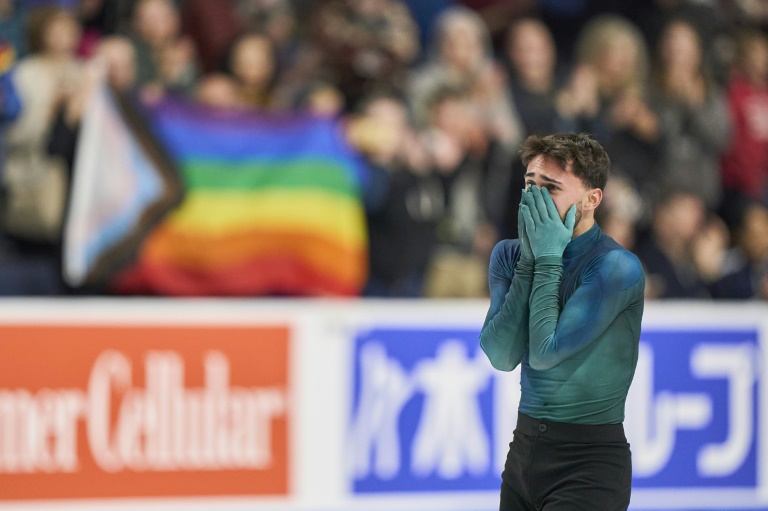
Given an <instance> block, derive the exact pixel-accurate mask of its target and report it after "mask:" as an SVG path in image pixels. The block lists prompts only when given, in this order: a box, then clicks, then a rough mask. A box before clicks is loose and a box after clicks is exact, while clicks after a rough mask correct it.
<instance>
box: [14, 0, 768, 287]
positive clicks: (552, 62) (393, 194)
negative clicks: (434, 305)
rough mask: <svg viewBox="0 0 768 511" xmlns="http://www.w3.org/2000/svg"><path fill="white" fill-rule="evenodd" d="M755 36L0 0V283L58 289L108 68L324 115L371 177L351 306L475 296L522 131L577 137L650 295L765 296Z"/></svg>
mask: <svg viewBox="0 0 768 511" xmlns="http://www.w3.org/2000/svg"><path fill="white" fill-rule="evenodd" d="M767 34H768V2H765V1H763V0H637V1H632V2H615V1H608V0H514V1H510V0H465V1H457V0H454V1H451V0H176V1H174V0H59V1H55V0H17V1H14V0H0V41H2V43H3V46H2V48H0V68H1V69H0V71H2V75H0V124H1V125H2V134H0V163H1V164H2V165H1V166H0V169H2V170H0V172H2V174H1V177H2V179H1V180H0V182H2V183H3V187H2V190H3V197H2V198H0V199H1V200H2V204H3V207H2V215H3V218H2V233H1V234H0V294H5V295H56V294H67V293H72V290H69V289H67V288H66V286H64V284H63V283H62V280H61V276H60V274H61V264H60V259H61V257H60V252H61V225H62V221H63V218H64V215H65V212H66V202H67V190H68V186H69V181H70V178H71V172H72V170H71V169H72V164H73V161H74V155H75V148H76V144H77V136H78V126H79V122H80V119H81V117H82V113H83V108H84V105H85V102H86V98H87V93H88V91H89V90H90V88H91V87H92V84H93V82H94V80H95V78H94V76H96V75H97V74H98V72H99V70H102V71H104V70H106V75H107V77H108V80H109V83H110V85H111V86H112V88H113V89H114V90H115V91H116V92H117V93H118V94H126V95H133V96H135V97H137V98H140V100H141V101H144V102H148V103H151V102H152V101H156V100H158V99H159V98H162V97H164V96H166V95H181V96H184V97H187V98H189V99H190V100H192V101H197V102H200V103H202V104H205V105H209V106H211V107H214V108H221V109H254V110H257V111H268V112H286V111H295V110H302V111H309V112H311V113H313V114H314V115H322V116H333V117H338V118H340V119H341V122H342V124H343V126H344V129H345V133H346V136H347V137H348V140H349V142H350V143H351V144H352V145H353V146H355V147H356V148H357V149H358V150H359V151H360V152H361V153H362V154H363V155H364V157H365V160H366V161H367V163H368V165H369V167H370V172H371V176H372V179H371V183H372V185H371V189H370V190H368V191H367V193H366V194H365V207H366V213H367V217H368V228H369V241H370V278H369V281H368V285H367V286H366V289H365V290H364V294H365V295H366V296H385V297H419V296H423V297H483V296H485V295H486V293H487V276H486V272H487V265H488V260H489V255H490V252H491V250H492V248H493V246H494V244H495V243H496V242H497V241H498V240H499V239H502V238H516V237H517V232H516V226H517V219H516V213H517V204H518V202H519V198H520V193H521V188H522V186H523V173H524V169H523V168H522V167H521V165H520V163H519V159H518V157H517V149H518V147H519V145H520V143H521V142H522V141H523V140H524V138H525V137H526V136H527V135H529V134H533V133H549V132H553V131H584V132H588V133H591V134H593V135H594V137H596V138H597V139H598V140H599V141H600V142H601V143H602V144H603V145H604V146H605V147H606V149H607V151H608V153H609V155H610V157H611V159H612V164H613V165H612V172H613V175H612V177H611V179H610V181H609V183H608V185H607V187H606V190H605V199H604V201H603V204H602V205H601V207H600V208H599V210H598V215H599V216H598V223H599V225H600V226H601V228H602V229H603V230H604V231H605V232H607V233H608V234H609V235H611V236H612V237H614V238H615V239H616V240H617V241H618V242H620V243H621V244H622V245H624V246H625V247H627V248H628V249H630V250H632V251H634V252H635V253H636V254H637V255H638V256H639V257H640V258H641V260H642V262H643V264H644V266H645V269H646V272H647V276H648V280H647V282H648V286H647V295H648V297H649V298H660V299H664V298H696V299H710V298H712V299H768V35H767ZM14 55H15V59H14ZM30 176H34V181H35V184H34V186H31V185H29V180H30V179H31V178H30ZM25 180H26V181H25ZM25 182H27V185H24V183H25ZM20 190H21V191H20Z"/></svg>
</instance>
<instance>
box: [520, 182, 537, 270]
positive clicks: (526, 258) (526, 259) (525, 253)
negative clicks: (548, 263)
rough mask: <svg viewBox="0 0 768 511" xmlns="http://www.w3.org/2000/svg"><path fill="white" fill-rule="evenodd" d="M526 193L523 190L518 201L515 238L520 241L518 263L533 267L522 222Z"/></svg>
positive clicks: (531, 255)
mask: <svg viewBox="0 0 768 511" xmlns="http://www.w3.org/2000/svg"><path fill="white" fill-rule="evenodd" d="M526 193H527V192H526V191H525V190H523V196H522V198H521V199H520V207H519V208H518V209H517V237H518V238H519V240H520V261H522V262H523V264H530V265H531V266H533V261H534V259H535V257H534V256H533V250H531V242H530V240H529V239H528V233H526V232H525V221H524V220H523V206H524V204H523V200H524V199H525V194H526Z"/></svg>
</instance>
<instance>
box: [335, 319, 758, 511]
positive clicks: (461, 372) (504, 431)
mask: <svg viewBox="0 0 768 511" xmlns="http://www.w3.org/2000/svg"><path fill="white" fill-rule="evenodd" d="M478 333H479V332H478V331H477V330H475V329H464V330H462V329H429V328H425V329H407V328H403V329H398V328H380V329H378V328H374V329H371V330H368V331H365V332H360V333H358V335H357V337H356V338H355V340H354V348H353V354H354V359H353V364H354V365H353V380H352V382H353V392H352V405H351V411H350V412H351V416H350V440H351V442H350V446H351V450H350V452H351V460H350V474H351V486H352V490H353V492H354V493H355V494H358V495H361V496H362V495H372V494H376V493H379V494H381V493H384V494H387V493H403V492H405V493H410V492H414V493H436V492H437V493H439V492H444V491H451V492H460V491H480V492H496V491H498V488H499V484H500V473H501V470H502V469H503V461H504V456H503V455H504V454H505V453H506V449H507V444H508V442H509V441H511V438H512V429H513V428H514V422H512V423H511V425H510V424H509V417H510V414H514V413H516V409H517V397H518V396H519V394H516V392H518V393H519V376H517V374H514V375H513V376H514V378H513V379H512V380H510V378H509V374H508V373H500V372H498V371H495V370H493V369H492V368H491V366H490V364H489V363H488V361H487V359H486V357H485V355H484V353H483V352H482V350H480V349H479V346H478V342H477V339H478ZM763 356H764V349H763V348H761V345H760V336H759V332H758V330H757V329H754V328H752V329H749V328H745V329H739V328H733V329H701V330H695V329H649V330H647V331H643V334H642V337H641V342H640V347H639V353H638V365H637V371H636V374H635V378H634V381H633V385H632V389H631V390H630V394H629V397H628V400H627V409H626V420H625V428H626V431H627V437H628V439H629V441H630V443H631V445H632V452H633V509H694V508H700V509H718V508H719V509H739V508H741V509H768V494H766V489H765V480H766V477H768V474H766V470H767V469H768V452H767V451H766V445H765V441H764V440H763V439H761V438H760V436H761V433H760V432H761V420H762V424H763V426H762V427H763V428H764V427H768V426H766V425H765V417H766V414H768V410H766V409H765V408H766V405H765V402H766V401H767V400H768V396H765V395H764V394H765V391H764V389H765V388H766V385H765V384H761V382H763V381H764V379H765V376H764V375H763V373H764V368H763V367H762V362H761V361H762V360H763ZM510 387H515V388H512V389H510ZM504 394H506V395H505V396H503V395H504ZM500 397H503V399H501V398H500ZM761 414H762V415H761ZM761 417H762V418H761ZM670 496H671V498H670ZM660 501H664V502H666V504H665V505H666V506H667V507H663V508H660V507H657V506H658V505H659V504H658V503H659V502H660ZM697 502H699V503H698V504H697ZM761 503H763V504H765V505H764V506H763V504H761ZM718 506H719V507H718ZM740 506H742V507H740ZM761 506H763V507H761Z"/></svg>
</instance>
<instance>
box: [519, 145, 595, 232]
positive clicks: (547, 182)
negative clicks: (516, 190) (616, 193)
mask: <svg viewBox="0 0 768 511" xmlns="http://www.w3.org/2000/svg"><path fill="white" fill-rule="evenodd" d="M568 167H570V165H569V166H568ZM525 186H526V188H527V187H528V186H535V187H537V188H546V189H547V191H549V194H550V195H551V196H552V201H553V202H554V203H555V207H557V212H558V213H559V214H560V219H561V220H565V215H566V213H568V210H569V209H570V208H571V206H573V205H574V204H575V205H576V226H575V229H574V234H577V233H578V226H579V222H580V221H581V218H582V216H583V215H584V214H587V215H589V217H590V218H591V217H592V216H593V215H594V211H595V208H597V206H598V205H599V204H600V201H601V200H602V197H603V192H602V190H601V189H599V188H587V186H586V185H585V184H584V182H583V181H582V180H581V179H579V178H578V177H576V176H575V175H574V174H573V172H571V171H570V170H569V168H566V169H563V168H562V167H561V166H560V164H559V163H558V161H557V160H555V159H554V158H549V157H546V156H542V155H538V156H535V157H534V158H533V159H532V160H531V161H530V163H528V168H527V169H526V173H525Z"/></svg>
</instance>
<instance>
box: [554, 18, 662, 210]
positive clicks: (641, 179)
mask: <svg viewBox="0 0 768 511" xmlns="http://www.w3.org/2000/svg"><path fill="white" fill-rule="evenodd" d="M648 70H649V63H648V51H647V48H646V45H645V42H644V40H643V36H642V34H641V33H640V31H639V30H638V28H637V27H636V26H635V25H633V24H632V23H631V22H630V21H628V20H626V19H625V18H622V17H619V16H613V15H606V16H601V17H598V18H595V19H594V20H592V21H591V22H589V23H588V24H587V25H586V26H585V27H584V29H583V31H582V32H581V33H580V35H579V38H578V41H577V58H576V65H575V67H574V70H573V72H572V74H571V77H570V80H569V83H568V84H567V85H566V86H565V88H564V89H563V91H562V92H561V94H560V95H559V97H558V110H559V111H560V113H561V115H562V116H563V118H564V120H566V121H568V122H565V123H564V124H563V128H564V129H566V130H569V131H586V132H589V133H593V134H594V136H595V137H596V138H597V139H598V140H599V141H600V142H601V143H602V144H603V145H604V147H605V149H606V151H608V153H609V154H610V155H611V161H612V163H613V171H614V172H615V174H616V175H620V176H624V177H625V178H627V179H629V180H630V182H631V183H632V184H633V186H635V187H637V188H638V190H639V191H640V193H641V196H643V197H646V196H649V195H652V194H653V191H654V189H655V180H656V177H657V176H656V174H655V172H654V171H655V169H656V168H657V166H658V155H659V154H660V149H661V147H662V142H663V139H662V132H661V130H660V125H659V118H658V115H657V113H656V110H655V108H654V106H653V105H652V104H651V102H650V101H649V97H648Z"/></svg>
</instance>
